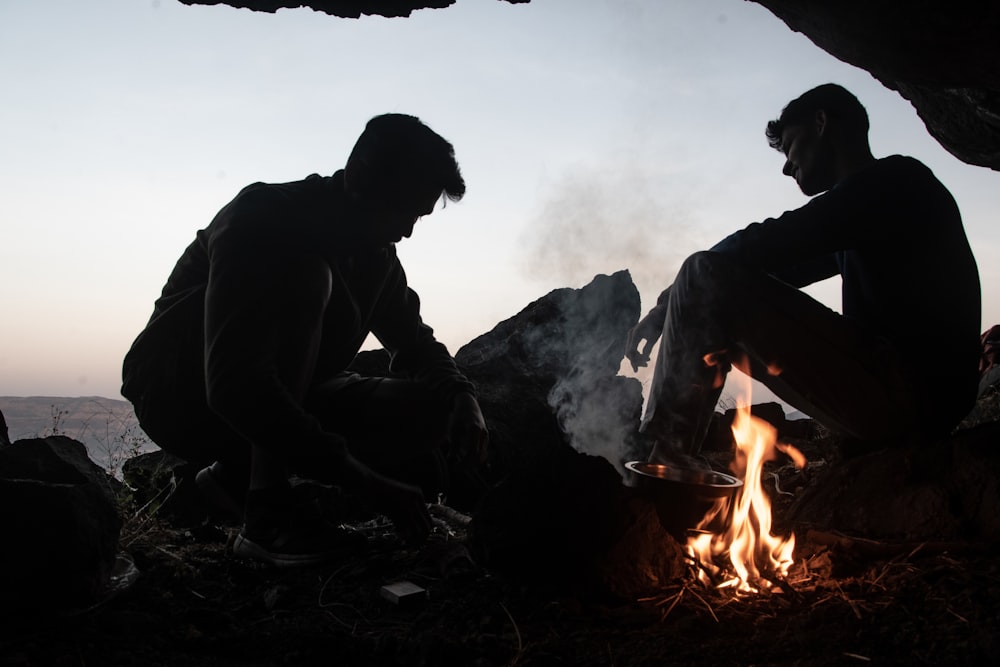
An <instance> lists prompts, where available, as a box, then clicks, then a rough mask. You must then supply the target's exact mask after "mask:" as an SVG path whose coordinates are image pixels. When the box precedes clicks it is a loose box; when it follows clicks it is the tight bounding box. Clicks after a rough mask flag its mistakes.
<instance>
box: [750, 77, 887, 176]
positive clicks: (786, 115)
mask: <svg viewBox="0 0 1000 667" xmlns="http://www.w3.org/2000/svg"><path fill="white" fill-rule="evenodd" d="M765 134H766V136H767V141H768V143H769V144H770V145H771V147H772V148H774V149H776V150H779V151H781V152H783V153H784V154H785V156H786V158H787V159H786V161H785V166H784V168H783V173H784V174H785V175H786V176H791V177H793V178H794V179H795V181H796V182H797V183H798V184H799V188H800V189H801V190H802V192H803V193H804V194H806V195H815V194H819V193H820V192H825V191H826V190H829V189H830V188H832V187H833V186H834V185H836V184H837V182H838V181H840V180H841V179H842V178H843V177H845V176H846V175H847V174H848V173H850V172H851V171H853V169H854V168H856V166H857V165H858V163H859V162H860V161H865V160H868V159H871V151H870V149H869V148H868V112H867V111H865V108H864V107H863V106H862V105H861V103H860V102H859V101H858V98H856V97H855V96H854V95H853V94H852V93H851V92H850V91H848V90H847V89H846V88H844V87H842V86H838V85H837V84H834V83H827V84H823V85H822V86H817V87H816V88H813V89H812V90H809V91H806V92H805V93H803V94H802V95H800V96H799V97H797V98H796V99H794V100H792V101H791V102H789V103H788V104H787V105H786V106H785V108H784V109H782V111H781V115H780V116H779V117H778V118H777V119H776V120H772V121H770V122H769V123H768V124H767V129H766V130H765Z"/></svg>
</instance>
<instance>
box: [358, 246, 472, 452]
mask: <svg viewBox="0 0 1000 667" xmlns="http://www.w3.org/2000/svg"><path fill="white" fill-rule="evenodd" d="M372 332H373V333H374V334H375V336H376V337H377V338H378V339H379V341H380V342H381V343H382V345H384V346H385V348H386V349H387V350H388V351H389V353H390V354H391V355H392V364H391V368H392V370H393V371H396V372H402V373H405V374H407V375H408V376H410V377H412V378H413V379H414V380H415V381H417V382H421V383H423V384H425V385H426V386H427V388H428V390H429V391H431V392H432V393H433V394H434V395H436V396H437V397H438V398H439V399H440V400H441V401H442V404H443V405H445V406H447V408H448V410H449V414H450V423H449V440H450V444H451V454H452V455H453V456H454V457H455V458H456V459H458V460H459V461H462V462H465V463H468V464H470V465H474V464H478V463H482V462H483V461H485V459H486V455H487V448H488V445H489V432H488V430H487V427H486V420H485V419H484V418H483V414H482V411H481V410H480V407H479V403H478V401H477V400H476V391H475V387H474V385H473V384H472V383H471V382H470V381H469V380H468V378H466V377H465V375H464V374H463V373H462V372H461V371H460V370H459V369H458V366H457V365H456V364H455V360H454V358H453V357H452V356H451V354H450V353H449V352H448V349H447V347H445V346H444V344H443V343H441V342H440V341H438V340H437V339H436V338H435V337H434V331H433V330H432V329H431V328H430V327H429V326H427V325H426V324H425V323H424V322H423V319H422V318H421V316H420V298H419V297H418V296H417V294H416V292H414V291H413V290H412V289H410V288H409V286H408V285H407V283H406V274H405V273H404V271H403V269H402V266H401V265H400V264H399V262H398V260H396V262H395V267H394V269H393V271H392V274H391V275H390V277H389V279H388V280H387V281H386V285H385V288H384V290H383V293H382V297H381V298H380V299H379V305H378V308H377V310H376V313H375V317H374V321H373V326H372Z"/></svg>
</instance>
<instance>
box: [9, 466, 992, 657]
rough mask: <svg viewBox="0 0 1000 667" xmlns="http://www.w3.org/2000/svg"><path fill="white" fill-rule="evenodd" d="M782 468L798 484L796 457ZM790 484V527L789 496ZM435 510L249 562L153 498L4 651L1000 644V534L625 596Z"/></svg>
mask: <svg viewBox="0 0 1000 667" xmlns="http://www.w3.org/2000/svg"><path fill="white" fill-rule="evenodd" d="M811 455H812V456H813V457H816V456H817V453H816V452H811ZM769 465H770V464H769ZM770 472H774V473H775V475H776V476H777V480H778V483H779V484H780V485H781V487H782V488H783V489H789V488H792V487H793V486H794V484H795V482H794V480H792V479H791V478H790V476H791V475H793V474H795V473H794V472H791V466H788V465H784V466H782V467H780V468H775V469H773V470H770ZM776 496H777V497H776V505H775V515H776V518H778V519H779V528H780V517H781V515H782V511H783V508H784V504H783V503H784V501H783V498H784V497H785V495H784V494H776ZM432 510H433V515H434V517H435V529H434V533H433V535H432V537H431V539H430V540H429V541H428V542H427V543H426V544H425V545H423V546H422V547H420V548H417V549H415V548H407V547H405V546H403V545H402V544H400V543H399V542H398V540H397V539H396V537H395V536H394V534H393V532H392V531H391V529H390V528H389V527H388V526H387V524H386V523H385V522H384V520H380V519H379V518H375V519H372V520H368V521H364V522H359V523H357V524H355V525H354V528H355V529H357V530H360V531H362V532H364V533H366V534H367V536H368V538H369V539H368V543H367V545H366V546H365V547H364V548H362V549H360V550H358V551H356V552H354V553H351V554H347V555H345V556H344V557H343V558H342V559H341V560H339V561H337V562H334V563H331V564H328V565H324V566H317V567H311V568H305V569H299V570H277V569H274V568H270V567H266V566H263V565H259V564H255V563H250V562H246V561H241V560H237V559H235V558H233V557H232V556H231V554H230V553H229V549H230V546H229V544H230V542H231V540H232V537H233V533H234V529H233V528H232V527H226V526H221V525H218V524H217V523H215V522H211V521H209V522H206V523H204V524H200V525H197V526H196V527H193V528H192V527H180V526H176V525H171V523H169V522H167V521H164V520H162V519H160V518H158V517H156V516H155V515H154V516H149V515H148V514H143V513H139V514H137V515H135V516H133V518H132V519H130V520H129V521H128V522H127V523H126V526H125V529H124V530H123V533H122V540H121V544H122V555H123V558H122V570H121V573H120V574H121V576H120V577H118V578H117V579H116V582H118V583H119V586H118V592H117V593H116V594H114V595H111V596H109V598H108V599H107V600H105V601H104V602H102V603H101V604H99V605H97V606H96V607H94V608H91V609H87V610H80V611H77V612H74V613H71V614H58V615H56V616H55V617H52V616H49V617H47V618H32V617H28V616H24V615H22V614H18V613H16V610H10V609H8V610H6V611H7V612H8V616H9V617H8V618H7V619H6V620H4V622H3V623H2V624H0V664H2V665H19V666H26V665H46V666H47V665H89V666H100V665H213V666H215V665H218V666H225V665H359V666H360V665H404V666H411V665H412V666H437V665H446V666H447V665H469V666H475V667H491V666H494V665H496V666H500V665H522V666H552V665H573V666H575V667H584V666H588V665H594V666H598V665H600V666H626V665H686V664H692V665H693V664H698V665H852V664H857V665H864V664H879V665H970V664H984V663H985V664H994V663H995V662H996V658H997V657H998V656H1000V614H998V613H997V610H998V606H1000V557H998V555H997V553H996V550H995V549H994V548H993V546H992V545H989V544H984V543H976V542H955V541H951V542H947V543H933V542H925V543H919V544H918V543H893V542H882V541H873V540H861V539H857V538H850V537H846V536H840V535H837V534H834V533H832V532H824V531H820V530H813V531H807V532H805V533H804V534H800V535H797V548H796V563H795V565H794V566H793V568H792V570H791V572H790V574H789V576H788V578H787V582H786V585H785V586H784V589H783V590H779V589H776V592H773V593H764V594H757V595H754V594H743V595H736V594H734V593H733V592H732V591H730V590H717V589H713V588H708V587H705V586H703V585H702V584H699V583H696V582H695V581H694V579H693V577H690V576H689V577H685V578H679V579H677V580H675V581H673V582H672V583H671V584H670V585H668V586H666V587H664V588H662V589H660V590H649V591H648V593H647V594H644V595H642V596H637V597H635V598H634V599H627V600H621V599H609V598H607V597H600V596H594V595H592V594H586V595H585V594H583V593H581V592H579V591H577V590H574V589H573V587H572V586H565V585H561V586H558V587H557V586H555V585H546V584H545V583H544V582H543V583H538V582H532V583H528V582H526V581H524V580H523V579H518V578H515V577H512V576H510V575H505V574H504V573H502V572H496V571H488V570H486V569H484V568H483V567H481V566H479V565H477V564H476V563H474V562H473V560H472V559H471V558H470V557H469V555H468V551H466V548H465V547H466V537H467V534H466V533H467V525H466V522H465V520H464V517H463V516H462V515H458V514H455V513H453V512H449V511H448V510H447V509H446V508H442V507H440V506H439V507H432ZM3 548H9V547H8V546H7V545H4V547H3ZM132 564H134V569H133V568H132V567H131V565H132ZM136 572H138V576H136ZM401 581H407V582H410V583H412V584H415V585H416V586H418V587H420V588H422V589H424V591H426V595H424V596H418V597H417V598H415V599H407V600H405V601H403V602H402V603H398V604H397V603H394V602H391V601H390V600H388V599H386V598H385V597H384V596H383V595H382V594H381V589H382V588H383V586H386V585H389V584H393V583H395V582H401ZM9 612H15V613H12V614H11V613H9Z"/></svg>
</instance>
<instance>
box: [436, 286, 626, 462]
mask: <svg viewBox="0 0 1000 667" xmlns="http://www.w3.org/2000/svg"><path fill="white" fill-rule="evenodd" d="M639 311H640V304H639V292H638V290H637V289H636V287H635V285H634V284H633V282H632V277H631V275H630V274H629V273H628V271H619V272H617V273H615V274H613V275H610V276H608V275H599V276H596V277H595V278H594V280H593V281H592V282H591V283H589V284H588V285H586V286H584V287H582V288H580V289H570V288H563V289H557V290H554V291H552V292H550V293H549V294H547V295H545V296H543V297H542V298H540V299H538V300H536V301H534V302H532V303H531V304H529V305H528V306H527V307H525V308H524V309H523V310H521V312H519V313H518V314H517V315H515V316H513V317H511V318H509V319H507V320H504V321H503V322H501V323H499V324H498V325H497V326H496V327H494V328H493V330H491V331H490V332H488V333H486V334H483V335H482V336H479V337H478V338H476V339H474V340H473V341H471V342H470V343H468V344H466V345H464V346H463V347H462V348H461V349H459V350H458V352H457V353H456V355H455V360H456V362H457V363H458V365H459V367H460V368H461V369H462V371H463V372H464V373H465V374H466V375H467V376H468V377H469V379H470V380H472V381H473V382H474V383H475V384H476V386H477V388H478V390H479V395H480V405H481V407H482V409H483V414H484V415H485V417H486V419H487V423H488V425H489V427H490V437H491V444H492V449H493V451H494V455H495V457H496V460H495V461H493V462H492V463H493V465H494V468H496V469H497V471H499V473H500V476H502V475H506V474H509V473H512V472H515V473H516V472H523V471H527V470H530V469H532V468H533V467H535V466H538V465H547V464H546V463H545V461H546V459H547V458H549V457H550V456H552V455H553V454H554V453H556V452H557V451H558V450H560V449H563V448H566V447H569V446H574V447H576V448H577V449H578V450H579V451H583V452H585V453H590V454H598V455H603V456H604V457H605V458H607V459H608V460H609V461H612V463H615V464H616V465H617V464H618V462H619V461H620V460H621V459H623V458H626V457H627V456H628V452H629V449H630V447H631V446H632V440H633V438H634V435H635V433H634V432H635V429H636V427H637V426H638V423H639V414H640V411H641V409H642V387H641V385H640V384H639V382H638V381H637V380H634V379H632V378H624V377H618V376H617V374H618V369H619V366H620V364H621V360H622V356H623V353H624V349H625V337H626V336H627V335H628V331H629V329H631V328H632V326H634V325H635V323H636V322H637V321H638V319H639V314H640V312H639Z"/></svg>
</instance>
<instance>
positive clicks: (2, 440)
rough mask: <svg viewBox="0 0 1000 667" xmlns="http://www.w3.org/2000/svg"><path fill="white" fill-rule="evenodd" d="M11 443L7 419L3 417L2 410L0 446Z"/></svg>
mask: <svg viewBox="0 0 1000 667" xmlns="http://www.w3.org/2000/svg"><path fill="white" fill-rule="evenodd" d="M9 444H10V435H9V433H8V431H7V420H6V419H4V417H3V411H2V410H0V447H4V446H6V445H9Z"/></svg>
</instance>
